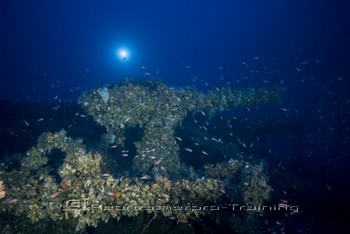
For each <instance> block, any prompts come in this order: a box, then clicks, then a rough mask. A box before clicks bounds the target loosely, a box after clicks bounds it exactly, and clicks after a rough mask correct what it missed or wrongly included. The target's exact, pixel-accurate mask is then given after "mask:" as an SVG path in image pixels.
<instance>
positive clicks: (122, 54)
mask: <svg viewBox="0 0 350 234" xmlns="http://www.w3.org/2000/svg"><path fill="white" fill-rule="evenodd" d="M127 55H128V52H126V51H125V50H121V51H120V56H122V57H126V56H127Z"/></svg>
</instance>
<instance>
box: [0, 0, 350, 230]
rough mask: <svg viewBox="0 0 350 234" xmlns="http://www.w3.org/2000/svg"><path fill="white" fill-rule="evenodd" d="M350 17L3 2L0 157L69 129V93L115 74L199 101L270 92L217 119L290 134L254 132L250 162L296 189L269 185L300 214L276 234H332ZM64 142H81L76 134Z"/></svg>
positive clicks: (306, 6) (337, 217) (224, 6)
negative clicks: (264, 99)
mask: <svg viewBox="0 0 350 234" xmlns="http://www.w3.org/2000/svg"><path fill="white" fill-rule="evenodd" d="M349 10H350V3H349V2H348V1H327V0H320V1H263V0H252V1H181V0H180V1H172V2H169V1H159V0H157V1H133V2H130V1H91V0H88V1H57V2H52V1H43V0H38V1H24V0H20V1H2V2H1V3H0V29H1V30H0V51H1V52H0V58H1V63H0V77H1V80H0V103H1V112H0V121H1V123H0V125H1V127H0V130H1V131H0V139H1V142H0V150H1V151H0V158H5V156H4V155H5V154H14V153H24V152H25V151H26V150H28V148H30V147H31V146H32V145H34V144H35V142H36V138H37V137H38V136H39V135H40V133H42V132H44V131H48V130H49V131H58V130H60V129H61V128H62V127H67V126H69V125H70V124H73V127H72V129H74V123H76V122H79V121H80V120H77V119H76V118H77V117H76V115H75V113H76V112H81V110H80V109H75V108H78V107H76V104H77V98H78V97H79V95H81V94H82V93H83V92H85V91H88V90H90V89H92V88H95V87H100V86H103V85H108V84H113V83H116V82H118V81H119V80H121V79H122V78H123V77H125V76H129V77H134V78H136V79H140V78H142V79H161V80H162V81H164V82H165V83H166V84H167V85H169V86H173V87H183V86H191V87H194V88H196V89H198V90H201V91H204V92H205V91H207V90H209V89H212V88H214V87H234V88H245V87H255V88H269V87H281V88H283V89H285V92H284V95H283V97H282V99H281V100H280V101H279V102H278V103H274V104H271V105H268V106H263V107H258V108H255V107H254V108H251V109H249V110H248V109H246V108H239V109H236V110H232V111H229V112H224V113H222V115H223V116H224V117H225V118H227V119H231V120H235V119H237V120H239V121H243V123H242V124H246V125H247V126H250V124H252V122H254V123H256V122H257V121H262V122H264V121H274V123H275V124H278V123H287V124H286V125H288V124H289V125H288V126H289V127H286V126H285V125H283V124H281V125H278V126H277V127H271V128H269V127H267V128H265V129H263V130H262V131H265V133H266V141H265V143H266V144H265V149H264V150H260V149H258V148H254V150H253V151H252V152H250V153H252V155H254V156H256V157H257V156H259V157H263V158H265V159H266V160H267V163H268V164H269V172H270V177H273V176H276V177H279V176H281V175H280V173H282V174H283V173H285V174H284V175H288V176H291V177H293V178H294V177H295V178H297V179H298V181H302V182H303V183H304V185H303V186H305V187H303V188H305V190H303V189H298V188H297V187H298V186H299V184H296V185H295V187H296V188H293V186H291V187H289V189H290V190H289V191H285V192H286V193H287V194H285V192H284V191H283V189H281V188H279V187H278V186H279V185H278V184H275V185H276V187H275V188H274V185H272V187H273V188H274V189H275V190H276V191H277V192H276V194H275V196H276V197H275V199H277V200H278V199H290V200H292V201H293V202H294V203H297V204H299V206H300V207H301V208H302V210H303V213H302V214H300V215H299V216H297V217H290V218H283V221H284V222H285V225H286V226H287V229H286V230H288V229H290V230H294V231H295V230H299V231H301V232H309V233H313V232H318V233H321V232H323V231H331V230H333V231H334V230H335V231H338V232H340V230H342V228H348V226H347V224H346V222H347V220H346V218H345V215H346V214H347V213H348V208H349V206H348V201H347V200H348V197H349V195H350V193H349V189H348V188H349V186H350V184H349V180H348V179H346V178H349V173H348V169H349V166H348V165H349V163H350V160H349V158H348V155H349V152H350V134H349V133H350V128H349V127H350V126H349V119H350V118H349V114H350V108H349V107H350V95H349V87H350V80H349V76H350V66H349V64H348V61H349V55H350V40H349V38H350V37H349V33H350V24H349V23H348V12H349ZM121 50H126V51H127V54H123V55H120V51H121ZM57 108H58V109H59V112H57V113H55V109H57ZM65 108H66V109H65ZM65 110H66V111H65ZM58 113H59V114H58ZM79 114H82V113H79ZM39 118H45V121H46V120H48V119H53V122H54V121H55V120H57V119H59V120H60V122H59V123H57V122H54V123H55V124H54V123H53V124H51V125H50V123H45V124H44V123H43V125H40V121H39V122H38V121H37V120H38V119H39ZM24 121H27V122H28V121H31V122H30V129H28V128H27V127H26V124H25V122H24ZM45 121H44V122H45ZM214 124H215V122H214ZM92 125H93V122H92V121H91V122H89V123H86V126H88V127H89V126H90V127H91V126H92ZM94 127H96V128H98V127H97V126H94ZM218 127H220V126H219V124H218ZM98 131H102V130H101V129H98ZM83 132H84V131H83V130H82V131H81V133H82V134H83ZM72 134H75V135H73V136H72V137H75V138H78V137H83V136H82V135H80V134H79V128H78V127H77V128H76V129H75V130H74V131H73V130H72ZM84 134H85V132H84ZM92 135H93V134H91V136H90V137H91V138H90V139H89V140H90V141H91V142H93V141H94V140H96V141H97V140H98V139H94V138H93V136H92ZM223 135H225V134H223ZM18 142H21V143H20V144H18ZM233 143H237V142H234V141H233ZM188 163H192V164H194V165H201V164H202V163H201V162H188ZM203 164H204V162H203ZM281 165H282V166H283V169H281ZM276 171H278V172H276ZM274 173H277V174H274ZM0 176H1V175H0ZM279 178H283V177H279ZM286 178H287V176H286ZM288 178H289V177H288ZM289 182H290V181H289ZM273 183H283V181H278V180H277V179H276V180H275V181H274V182H273ZM279 218H280V217H277V218H276V220H277V221H278V220H281V219H282V218H280V219H279ZM0 219H1V215H0ZM272 220H273V219H272ZM273 222H275V221H273ZM2 223H4V222H2ZM5 223H6V222H5ZM271 226H273V227H275V226H276V223H272V224H271ZM277 226H278V225H277Z"/></svg>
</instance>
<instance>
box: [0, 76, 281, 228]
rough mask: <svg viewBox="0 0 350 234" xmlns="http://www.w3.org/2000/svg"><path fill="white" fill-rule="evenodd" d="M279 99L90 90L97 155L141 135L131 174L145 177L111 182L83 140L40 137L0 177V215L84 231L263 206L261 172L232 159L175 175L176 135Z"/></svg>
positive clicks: (138, 86) (271, 95) (151, 84)
mask: <svg viewBox="0 0 350 234" xmlns="http://www.w3.org/2000/svg"><path fill="white" fill-rule="evenodd" d="M280 93H281V92H280V90H279V89H272V90H256V89H232V88H221V89H214V90H212V91H209V92H207V93H205V94H204V93H201V92H199V91H196V90H194V89H191V88H183V89H175V88H170V87H168V86H166V85H165V84H164V83H162V82H159V81H153V80H152V81H142V82H132V81H129V80H125V81H123V82H121V83H120V84H117V85H115V86H111V87H108V88H107V87H104V88H98V89H95V90H92V91H91V92H89V93H88V94H84V95H82V96H81V97H80V99H79V103H80V105H81V106H82V107H83V108H84V110H85V111H86V112H87V113H88V114H90V115H92V116H93V118H94V120H95V121H96V122H97V123H99V124H100V125H102V126H104V127H105V128H106V130H107V131H106V134H105V136H104V138H103V139H104V142H103V144H102V146H101V147H100V149H101V148H102V147H103V146H106V144H107V145H109V144H113V145H117V146H121V147H122V146H123V144H124V141H125V130H126V129H127V128H131V127H135V126H138V127H140V128H142V129H143V130H144V135H143V137H142V139H141V141H137V142H134V145H135V147H136V149H137V156H134V159H133V169H134V171H136V173H135V174H136V175H137V173H139V174H140V175H145V174H148V176H145V177H142V178H140V177H134V178H125V177H123V178H115V177H113V173H109V174H107V173H105V172H104V171H101V166H102V164H103V160H104V158H105V157H107V155H104V153H105V152H97V151H95V152H88V151H87V149H86V146H85V145H84V144H83V142H82V140H80V139H77V140H74V139H72V138H70V137H68V136H67V133H66V131H65V130H61V131H60V132H56V133H43V134H42V135H41V136H40V137H39V140H38V144H37V145H36V146H34V147H32V148H31V149H29V150H28V151H27V154H26V156H25V157H24V159H23V161H22V164H21V167H20V169H19V170H12V171H9V172H5V171H0V174H1V179H2V180H3V181H4V184H7V185H12V186H9V187H7V188H6V196H5V197H4V198H2V200H3V202H2V203H0V210H2V211H7V212H9V213H12V214H14V215H21V216H23V215H25V216H27V217H28V218H29V219H30V220H32V221H33V222H37V221H39V220H41V221H45V220H55V221H56V222H61V223H62V225H63V223H64V222H65V221H66V222H67V223H68V224H69V226H71V227H74V228H76V230H82V229H84V227H85V226H86V225H91V226H97V224H98V222H100V221H106V222H107V221H108V220H109V219H111V218H115V219H118V220H119V219H120V218H121V217H122V216H137V215H140V214H143V213H152V214H154V215H155V216H156V215H157V214H162V215H163V216H164V217H170V218H172V219H177V220H178V221H180V222H187V220H188V219H189V218H191V219H192V220H195V219H198V218H199V217H201V216H203V215H207V214H210V213H211V211H210V210H209V209H198V207H209V206H210V205H212V204H216V205H218V204H220V202H222V201H224V200H225V199H227V198H228V199H235V200H236V201H237V202H241V203H242V204H247V205H261V204H262V202H263V201H264V200H265V199H268V198H269V193H270V191H271V190H272V188H271V187H270V186H269V185H268V177H267V175H266V173H265V172H264V170H263V165H262V164H259V165H254V164H252V163H250V162H246V161H243V160H242V159H239V158H240V157H238V156H237V155H230V158H231V159H229V160H228V161H225V162H221V163H218V164H216V165H207V166H205V168H204V171H203V172H202V174H205V178H200V177H199V176H196V175H194V176H193V175H192V178H191V179H188V178H186V177H185V176H183V174H181V171H184V170H189V169H188V167H187V166H186V165H184V164H183V163H182V162H180V157H179V146H178V144H177V142H176V138H175V135H174V132H175V127H176V126H178V125H180V124H181V122H182V120H183V119H184V118H185V117H186V115H187V114H188V113H190V112H192V113H193V112H196V111H207V112H209V115H212V114H214V113H215V112H216V111H219V110H229V109H232V108H235V107H239V106H251V105H257V104H266V103H270V102H272V101H275V100H276V99H278V98H279V96H280ZM53 150H59V151H61V152H63V154H64V155H65V159H64V162H63V164H62V165H60V167H59V168H58V172H57V176H56V177H55V176H53V174H52V170H53V168H52V166H51V165H49V164H48V161H49V157H51V155H52V152H53ZM232 154H238V151H232ZM153 155H156V156H155V157H151V156H153ZM186 168H187V169H186ZM194 174H195V173H194ZM144 179H146V180H144ZM208 205H209V206H208ZM188 206H190V208H188V209H184V207H188ZM191 206H195V207H197V208H193V207H192V208H191ZM130 207H131V208H130ZM160 207H162V209H161V208H160ZM164 207H166V208H164Z"/></svg>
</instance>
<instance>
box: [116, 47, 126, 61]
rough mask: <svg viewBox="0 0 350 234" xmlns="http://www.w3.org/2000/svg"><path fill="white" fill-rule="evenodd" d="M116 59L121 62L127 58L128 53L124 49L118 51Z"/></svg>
mask: <svg viewBox="0 0 350 234" xmlns="http://www.w3.org/2000/svg"><path fill="white" fill-rule="evenodd" d="M118 57H119V58H120V59H122V60H125V59H127V58H129V51H128V50H127V49H125V48H123V49H119V50H118Z"/></svg>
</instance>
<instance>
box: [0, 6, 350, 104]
mask: <svg viewBox="0 0 350 234" xmlns="http://www.w3.org/2000/svg"><path fill="white" fill-rule="evenodd" d="M349 9H350V8H349V6H348V4H345V3H343V2H341V1H325V0H321V1H265V0H264V1H263V0H254V1H173V2H169V1H41V0H36V1H2V2H1V7H0V11H1V12H0V17H1V18H0V23H1V32H0V33H1V34H0V35H1V37H0V38H1V39H0V40H1V65H0V66H1V67H0V68H1V69H0V76H1V89H0V98H1V99H6V98H11V99H15V98H20V99H23V98H27V99H29V100H32V101H38V100H41V101H44V102H46V101H48V100H50V98H51V99H52V97H55V96H56V95H58V96H59V97H60V98H62V99H63V100H65V101H68V99H69V98H74V97H76V96H78V95H79V94H80V93H81V89H84V90H86V89H89V88H91V87H94V86H96V85H103V84H110V83H113V82H115V81H117V80H118V79H120V78H121V77H122V76H126V75H128V76H134V77H139V76H143V75H144V73H145V72H148V73H150V74H151V76H158V77H161V78H163V79H164V80H167V81H168V82H170V83H172V84H175V85H182V84H192V83H191V82H192V78H193V77H192V76H197V77H198V78H199V79H204V80H205V81H207V82H208V83H209V84H221V85H225V84H226V82H223V83H222V82H221V83H220V76H221V75H223V78H224V79H225V80H226V81H227V80H230V81H235V80H242V81H244V79H243V78H244V76H253V77H252V78H251V79H250V81H249V82H248V83H247V84H248V85H256V84H257V85H262V84H264V83H263V82H260V83H259V81H260V80H261V79H265V80H268V81H269V82H279V81H280V80H282V79H286V80H287V81H288V82H289V80H288V79H292V78H293V77H295V76H296V75H295V67H297V66H300V63H302V62H304V61H306V60H307V61H309V64H308V66H307V68H306V69H307V70H309V69H314V70H317V69H318V71H320V70H321V69H324V70H322V72H320V73H321V74H322V75H323V76H320V75H321V74H317V75H318V76H316V75H315V77H316V79H317V82H318V83H319V84H320V85H322V82H327V81H328V80H329V79H335V82H337V80H336V78H337V77H338V76H341V77H343V80H346V78H345V77H344V76H345V75H346V74H348V73H349V68H348V66H347V61H346V55H347V54H348V52H349V43H348V37H347V36H346V35H347V33H349V24H348V21H347V18H346V17H347V14H348V10H349ZM120 46H124V47H127V48H129V50H130V52H131V56H130V58H128V60H126V61H119V62H116V50H117V49H118V48H119V47H120ZM254 57H258V58H259V61H254ZM314 59H317V60H319V61H320V65H319V66H317V67H316V65H315V60H314ZM242 63H247V64H248V65H249V68H248V69H247V67H246V66H245V65H244V64H242ZM142 66H143V67H145V70H143V69H142V68H141V67H142ZM186 66H190V69H186ZM219 67H222V68H223V69H222V70H219V69H218V68H219ZM157 70H158V74H157V73H156V72H157ZM251 70H252V71H257V72H260V73H259V74H251V72H250V71H251ZM264 71H265V72H264ZM326 75H328V76H326ZM287 76H289V77H290V78H288V77H287ZM295 79H296V80H299V79H301V76H299V77H295ZM288 82H287V83H288ZM292 82H295V81H294V80H293V81H292ZM52 84H53V86H54V88H53V89H52V88H51V86H52ZM196 85H200V84H198V83H197V84H196ZM288 85H299V83H295V84H291V82H289V83H288ZM78 87H79V90H76V89H77V88H78ZM70 89H71V91H69V90H70Z"/></svg>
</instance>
